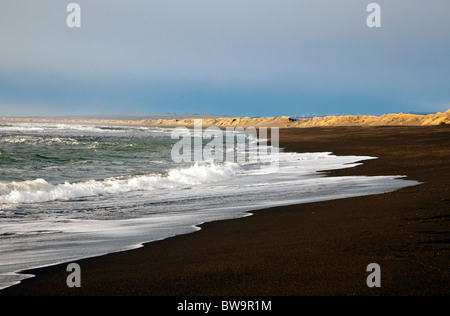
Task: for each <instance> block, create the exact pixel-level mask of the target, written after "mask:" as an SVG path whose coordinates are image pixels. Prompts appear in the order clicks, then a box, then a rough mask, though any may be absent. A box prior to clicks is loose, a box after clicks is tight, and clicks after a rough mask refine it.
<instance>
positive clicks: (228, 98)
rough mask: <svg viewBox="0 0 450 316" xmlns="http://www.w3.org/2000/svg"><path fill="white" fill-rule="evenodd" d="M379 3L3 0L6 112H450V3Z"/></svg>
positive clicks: (1, 88) (1, 94)
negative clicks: (374, 16)
mask: <svg viewBox="0 0 450 316" xmlns="http://www.w3.org/2000/svg"><path fill="white" fill-rule="evenodd" d="M71 2H76V3H78V4H79V5H80V8H81V27H80V28H69V27H68V26H67V24H66V19H67V17H68V15H69V14H70V13H69V12H66V7H67V5H68V4H69V3H71ZM371 2H374V1H372V0H367V1H366V0H340V1H336V0H146V1H142V0H127V1H119V0H67V1H62V0H39V1H36V0H2V1H1V2H0V116H53V115H54V116H61V115H101V114H164V113H182V114H194V113H201V114H216V115H230V116H252V117H255V116H264V117H265V116H280V115H288V116H294V115H309V114H315V115H331V114H375V115H377V114H384V113H399V112H403V113H408V112H420V113H429V112H437V111H441V112H442V111H446V110H448V109H450V32H449V30H450V1H448V0H429V1H425V0H420V1H419V0H385V1H382V0H378V1H376V3H378V4H379V5H380V7H381V16H380V17H381V27H380V28H369V27H368V26H367V23H366V20H367V17H368V15H369V14H370V12H367V11H366V9H367V6H368V4H369V3H371Z"/></svg>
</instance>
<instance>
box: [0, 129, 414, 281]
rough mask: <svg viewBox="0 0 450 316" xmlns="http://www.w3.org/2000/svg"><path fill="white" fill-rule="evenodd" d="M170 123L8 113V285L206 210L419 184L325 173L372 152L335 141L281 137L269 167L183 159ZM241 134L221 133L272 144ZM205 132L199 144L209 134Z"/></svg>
mask: <svg viewBox="0 0 450 316" xmlns="http://www.w3.org/2000/svg"><path fill="white" fill-rule="evenodd" d="M173 133H174V129H169V128H155V127H138V126H103V125H88V124H85V125H81V124H57V123H52V124H51V123H5V122H3V123H0V289H2V288H6V287H8V286H11V285H13V284H16V283H18V282H20V281H21V280H22V279H24V278H28V277H31V276H30V275H23V274H18V273H17V272H19V271H22V270H26V269H31V268H36V267H42V266H48V265H53V264H57V263H63V262H73V261H75V260H78V259H81V258H87V257H93V256H98V255H103V254H107V253H113V252H118V251H124V250H129V249H134V248H138V247H141V246H142V244H143V243H146V242H152V241H157V240H162V239H166V238H168V237H171V236H176V235H182V234H188V233H192V232H195V231H197V230H199V229H200V228H199V225H200V224H202V223H205V222H211V221H217V220H226V219H232V218H239V217H244V216H250V215H251V213H250V212H251V211H255V210H257V209H263V208H269V207H272V206H280V205H289V204H301V203H308V202H316V201H324V200H332V199H340V198H346V197H354V196H362V195H369V194H379V193H384V192H390V191H394V190H398V189H400V188H403V187H407V186H412V185H416V184H417V182H415V181H409V180H404V179H402V176H401V175H392V176H377V177H368V176H351V177H327V176H326V175H325V174H324V173H323V172H320V171H323V170H333V169H342V168H352V167H355V166H357V165H359V164H361V163H363V162H364V161H365V160H369V159H376V157H362V156H336V155H333V154H332V153H330V152H323V153H292V152H285V151H284V150H283V149H282V148H280V149H277V151H276V152H277V153H278V154H277V156H276V160H277V161H276V162H277V165H276V166H277V167H276V168H269V167H268V166H269V165H272V164H271V163H272V162H273V161H271V159H272V158H271V157H269V159H268V160H267V159H265V160H264V159H261V160H259V161H253V160H248V161H240V160H238V159H236V161H225V162H220V161H215V160H211V159H197V160H192V161H182V162H175V161H174V159H173V148H174V146H176V145H177V144H178V142H179V140H178V139H176V138H174V137H172V136H173ZM233 135H234V136H233V137H238V135H239V134H238V133H234V134H233ZM209 136H211V135H209ZM239 136H240V135H239ZM193 137H196V136H195V134H193ZM244 137H245V140H246V143H245V144H244V146H240V145H242V144H239V143H238V142H236V143H233V144H232V148H230V143H229V142H228V143H226V144H225V143H224V146H223V150H224V153H225V151H230V150H231V151H233V152H234V153H235V154H236V155H239V154H241V155H242V154H243V155H244V156H245V155H246V154H247V155H248V152H249V151H250V150H252V147H251V146H249V144H255V143H257V144H260V147H259V149H261V146H266V145H264V142H261V140H258V139H257V138H256V137H255V136H254V135H251V134H247V135H244ZM200 138H201V139H200V143H201V144H203V146H207V145H208V142H209V141H210V140H211V138H208V137H204V136H200ZM223 141H224V142H225V140H223ZM267 147H268V152H271V151H270V150H271V148H269V147H270V146H267ZM272 149H273V148H272ZM216 150H217V149H216ZM192 157H195V155H193V156H192Z"/></svg>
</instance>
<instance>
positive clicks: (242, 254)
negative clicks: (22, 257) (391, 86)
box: [0, 125, 450, 296]
mask: <svg viewBox="0 0 450 316" xmlns="http://www.w3.org/2000/svg"><path fill="white" fill-rule="evenodd" d="M280 144H281V146H282V147H284V148H285V149H286V150H288V151H296V152H324V151H326V152H333V153H334V154H336V155H364V156H375V157H378V159H376V160H370V161H365V162H364V164H363V165H361V166H358V167H356V168H351V169H343V170H336V171H333V172H329V173H328V175H329V176H336V175H405V176H407V179H412V180H417V181H420V182H422V184H421V185H418V186H414V187H410V188H405V189H402V190H399V191H396V192H392V193H386V194H380V195H373V196H366V197H357V198H349V199H342V200H335V201H326V202H320V203H311V204H302V205H293V206H287V207H277V208H272V209H267V210H261V211H255V212H253V213H254V215H253V216H250V217H246V218H243V219H236V220H230V221H221V222H214V223H208V224H205V225H202V229H201V231H199V232H196V233H193V234H189V235H184V236H178V237H174V238H170V239H167V240H164V241H160V242H154V243H150V244H146V245H145V246H144V247H142V248H140V249H137V250H132V251H126V252H121V253H116V254H111V255H106V256H101V257H97V258H90V259H85V260H81V261H78V264H79V265H80V266H81V271H82V286H81V288H68V287H67V285H66V278H67V275H68V272H66V267H67V264H62V265H57V266H52V267H47V268H42V269H37V270H35V271H28V272H27V273H32V274H36V275H37V276H36V277H34V278H31V279H27V280H25V281H23V282H22V283H21V284H19V285H17V286H13V287H10V288H7V289H5V290H3V291H0V295H5V296H16V295H22V296H25V295H55V296H60V295H152V296H165V295H170V296H172V295H176V296H178V295H200V296H203V295H213V296H215V295H220V296H228V295H231V296H236V295H237V296H245V295H251V296H255V295H268V296H284V295H449V294H450V282H449V281H450V273H449V258H450V257H449V255H450V247H449V243H450V231H449V224H450V222H449V220H450V186H449V183H450V182H449V179H450V127H449V126H448V125H446V126H423V127H329V128H328V127H322V128H290V129H281V130H280ZM370 263H378V264H379V265H380V267H381V287H380V288H369V287H368V286H367V285H366V278H367V276H368V274H369V273H368V272H366V267H367V265H368V264H370Z"/></svg>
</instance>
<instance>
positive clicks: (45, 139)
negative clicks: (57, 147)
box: [0, 136, 79, 145]
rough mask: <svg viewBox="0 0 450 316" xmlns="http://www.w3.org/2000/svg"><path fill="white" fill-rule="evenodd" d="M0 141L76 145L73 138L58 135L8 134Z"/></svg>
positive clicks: (7, 142)
mask: <svg viewBox="0 0 450 316" xmlns="http://www.w3.org/2000/svg"><path fill="white" fill-rule="evenodd" d="M0 143H6V144H27V145H54V144H66V145H78V144H79V143H78V141H77V140H76V139H74V138H60V137H37V136H10V137H2V138H0Z"/></svg>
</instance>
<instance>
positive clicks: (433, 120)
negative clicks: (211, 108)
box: [0, 110, 450, 128]
mask: <svg viewBox="0 0 450 316" xmlns="http://www.w3.org/2000/svg"><path fill="white" fill-rule="evenodd" d="M0 121H8V122H36V123H50V122H59V123H78V124H107V125H139V126H161V127H176V126H187V127H192V126H193V125H194V119H171V120H163V119H159V120H96V119H91V120H79V119H57V120H56V119H51V118H0ZM202 124H203V127H212V126H215V127H219V128H225V127H244V128H247V127H249V126H254V127H321V126H427V125H442V124H449V125H450V110H448V111H447V112H445V113H441V112H438V113H435V114H428V115H416V114H403V113H398V114H385V115H381V116H370V115H346V116H326V117H314V118H306V119H292V118H290V117H288V116H280V117H266V118H250V117H235V118H233V117H226V118H206V119H203V121H202Z"/></svg>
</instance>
